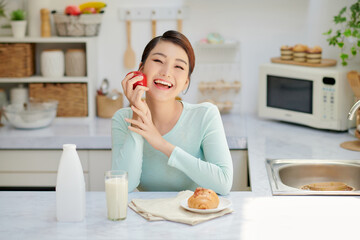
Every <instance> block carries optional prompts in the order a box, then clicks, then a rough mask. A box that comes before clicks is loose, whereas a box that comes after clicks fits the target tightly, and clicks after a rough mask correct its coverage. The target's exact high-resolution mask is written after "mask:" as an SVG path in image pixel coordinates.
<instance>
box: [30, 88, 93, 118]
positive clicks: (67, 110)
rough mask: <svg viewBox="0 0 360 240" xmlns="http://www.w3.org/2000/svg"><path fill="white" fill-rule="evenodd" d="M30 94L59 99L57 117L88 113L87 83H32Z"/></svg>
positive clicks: (83, 115)
mask: <svg viewBox="0 0 360 240" xmlns="http://www.w3.org/2000/svg"><path fill="white" fill-rule="evenodd" d="M29 96H30V97H31V98H35V99H39V100H49V99H54V100H57V101H59V105H58V109H57V114H56V116H57V117H86V116H87V115H88V100H87V84H86V83H30V84H29Z"/></svg>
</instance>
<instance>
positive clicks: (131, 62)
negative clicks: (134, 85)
mask: <svg viewBox="0 0 360 240" xmlns="http://www.w3.org/2000/svg"><path fill="white" fill-rule="evenodd" d="M126 34H127V48H126V50H125V54H124V66H125V67H126V68H127V69H133V68H134V67H135V52H134V50H133V49H132V48H131V21H130V20H129V19H128V20H126Z"/></svg>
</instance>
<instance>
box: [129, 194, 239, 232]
mask: <svg viewBox="0 0 360 240" xmlns="http://www.w3.org/2000/svg"><path fill="white" fill-rule="evenodd" d="M193 194H194V192H192V191H189V190H186V191H182V192H179V194H178V195H177V196H176V197H174V198H160V199H133V200H132V201H131V202H130V203H129V207H130V208H131V209H132V210H134V211H135V212H137V213H138V214H140V215H141V216H143V217H144V218H145V219H147V220H149V221H160V220H168V221H173V222H180V223H185V224H189V225H195V224H198V223H201V222H204V221H207V220H210V219H214V218H217V217H221V216H223V215H225V214H228V213H231V212H233V211H234V210H233V209H231V208H226V209H224V210H222V211H220V212H216V213H208V214H202V213H195V212H190V211H188V210H185V209H184V208H182V207H181V206H180V202H181V201H182V200H183V199H187V198H189V197H190V196H191V195H193Z"/></svg>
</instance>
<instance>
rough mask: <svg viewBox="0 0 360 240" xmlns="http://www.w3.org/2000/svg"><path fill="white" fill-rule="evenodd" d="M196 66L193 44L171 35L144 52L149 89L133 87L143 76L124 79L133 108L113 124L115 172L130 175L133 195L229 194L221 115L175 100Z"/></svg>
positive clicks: (228, 160) (230, 177) (212, 108)
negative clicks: (138, 192) (201, 189)
mask: <svg viewBox="0 0 360 240" xmlns="http://www.w3.org/2000/svg"><path fill="white" fill-rule="evenodd" d="M194 66H195V55H194V51H193V48H192V46H191V44H190V42H189V40H188V39H187V38H186V37H185V36H184V35H183V34H181V33H179V32H176V31H167V32H165V33H164V34H163V35H162V36H159V37H155V38H154V39H152V40H151V41H150V42H149V43H148V44H147V46H146V47H145V49H144V52H143V55H142V58H141V63H140V65H139V71H141V72H142V73H143V74H145V75H146V78H147V86H141V85H138V86H137V87H136V88H134V87H133V86H134V84H136V82H138V81H140V80H142V78H143V76H140V75H139V76H134V74H128V75H127V76H126V77H125V78H124V79H123V80H122V83H121V84H122V87H123V90H124V95H125V96H126V98H127V99H128V101H129V103H130V106H131V107H130V108H123V109H120V110H119V111H117V112H116V113H115V115H114V116H113V119H112V168H113V169H114V170H119V169H121V170H125V171H127V172H128V176H129V191H132V190H134V189H135V188H138V189H139V190H143V191H181V190H195V189H196V188H197V187H204V188H209V189H213V190H214V191H215V192H217V193H219V194H228V193H229V191H230V189H231V186H232V181H233V166H232V160H231V155H230V151H229V148H228V145H227V141H226V137H225V132H224V128H223V124H222V120H221V116H220V113H219V110H218V109H217V107H216V106H215V105H213V104H211V103H202V104H190V103H186V102H182V101H178V100H176V96H178V94H179V93H180V92H181V91H184V90H186V89H187V88H188V87H189V84H190V76H191V73H192V72H193V69H194ZM144 93H145V94H146V100H143V99H142V96H143V94H144Z"/></svg>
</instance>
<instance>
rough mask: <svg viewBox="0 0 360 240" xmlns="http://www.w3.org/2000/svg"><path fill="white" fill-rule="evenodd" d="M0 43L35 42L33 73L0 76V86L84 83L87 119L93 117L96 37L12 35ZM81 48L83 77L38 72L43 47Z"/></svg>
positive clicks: (95, 78)
mask: <svg viewBox="0 0 360 240" xmlns="http://www.w3.org/2000/svg"><path fill="white" fill-rule="evenodd" d="M0 43H34V44H35V66H36V70H35V75H34V76H30V77H23V78H0V87H1V88H5V89H6V86H10V87H14V84H16V83H23V84H28V83H86V84H87V91H88V92H87V97H88V117H87V118H88V119H91V118H93V117H95V88H94V83H95V82H96V80H97V63H96V60H97V38H96V37H49V38H41V37H25V38H22V39H16V38H13V37H0ZM52 48H56V49H61V50H63V51H64V53H65V51H66V50H67V49H70V48H83V49H84V50H85V51H86V72H87V75H86V76H85V77H68V76H64V77H56V78H49V77H42V76H41V74H40V54H41V52H42V50H44V49H52Z"/></svg>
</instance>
